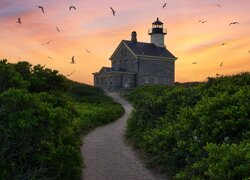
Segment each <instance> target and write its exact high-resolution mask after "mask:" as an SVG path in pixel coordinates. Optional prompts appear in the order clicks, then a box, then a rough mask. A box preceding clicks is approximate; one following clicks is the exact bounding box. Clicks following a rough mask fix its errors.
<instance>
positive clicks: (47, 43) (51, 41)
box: [42, 40, 53, 46]
mask: <svg viewBox="0 0 250 180" xmlns="http://www.w3.org/2000/svg"><path fill="white" fill-rule="evenodd" d="M52 41H53V40H50V41H48V42H45V43H43V44H42V46H44V45H46V44H49V43H51V42H52Z"/></svg>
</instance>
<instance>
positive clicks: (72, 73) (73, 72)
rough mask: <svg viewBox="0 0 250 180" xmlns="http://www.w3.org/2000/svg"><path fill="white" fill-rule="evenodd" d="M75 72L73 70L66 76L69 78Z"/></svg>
mask: <svg viewBox="0 0 250 180" xmlns="http://www.w3.org/2000/svg"><path fill="white" fill-rule="evenodd" d="M75 71H76V70H74V71H72V72H71V73H69V74H68V75H67V76H68V77H69V76H71V75H72V74H74V73H75Z"/></svg>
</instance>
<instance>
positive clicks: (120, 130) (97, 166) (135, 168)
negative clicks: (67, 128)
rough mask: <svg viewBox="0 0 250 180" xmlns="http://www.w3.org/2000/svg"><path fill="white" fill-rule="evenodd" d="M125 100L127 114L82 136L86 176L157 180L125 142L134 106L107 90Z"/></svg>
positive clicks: (98, 179) (106, 179)
mask: <svg viewBox="0 0 250 180" xmlns="http://www.w3.org/2000/svg"><path fill="white" fill-rule="evenodd" d="M108 94H109V95H110V96H111V97H113V98H114V100H115V101H117V102H118V103H120V104H122V106H123V108H124V109H125V113H124V115H123V116H122V117H121V118H119V119H118V120H117V121H115V122H113V123H111V124H108V125H105V126H102V127H99V128H96V129H95V130H94V131H92V132H91V133H89V134H88V135H86V136H85V137H84V139H83V141H84V144H83V146H82V147H81V153H82V156H83V157H84V164H85V166H86V167H85V168H84V169H83V174H82V179H84V180H154V179H159V178H156V177H155V176H154V175H153V174H152V173H151V172H150V171H149V170H148V169H146V168H145V167H144V165H143V164H142V162H141V161H140V160H139V159H138V157H137V156H136V153H135V152H134V151H133V149H132V148H131V147H129V146H128V145H126V143H125V129H126V121H127V119H128V116H129V114H130V113H131V111H132V109H133V108H132V106H131V104H129V103H128V102H127V101H125V100H124V99H122V98H120V97H119V95H118V93H108Z"/></svg>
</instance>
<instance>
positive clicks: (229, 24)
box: [229, 22, 240, 27]
mask: <svg viewBox="0 0 250 180" xmlns="http://www.w3.org/2000/svg"><path fill="white" fill-rule="evenodd" d="M233 24H240V23H239V22H231V23H230V24H229V27H230V26H231V25H233Z"/></svg>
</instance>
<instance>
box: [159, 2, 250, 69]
mask: <svg viewBox="0 0 250 180" xmlns="http://www.w3.org/2000/svg"><path fill="white" fill-rule="evenodd" d="M215 6H217V7H219V8H222V6H221V5H220V4H215ZM165 7H166V3H165V4H164V5H163V8H165ZM198 22H200V23H202V24H204V23H207V22H208V21H207V20H199V21H198ZM236 24H240V23H239V22H237V21H234V22H230V23H229V27H230V26H231V25H236ZM224 45H227V43H222V44H220V46H224ZM248 53H249V54H250V50H248ZM197 63H198V62H197V61H194V62H192V64H197ZM223 64H224V61H222V62H221V63H220V67H222V66H223Z"/></svg>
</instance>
